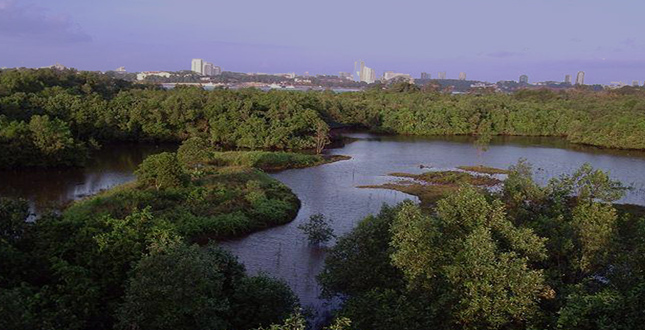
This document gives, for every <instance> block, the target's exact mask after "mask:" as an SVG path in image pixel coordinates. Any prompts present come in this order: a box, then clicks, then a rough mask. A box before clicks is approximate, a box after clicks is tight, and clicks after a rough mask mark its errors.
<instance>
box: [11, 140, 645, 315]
mask: <svg viewBox="0 0 645 330" xmlns="http://www.w3.org/2000/svg"><path fill="white" fill-rule="evenodd" d="M348 136H349V137H350V138H352V139H353V141H352V142H350V143H347V144H346V145H344V146H342V147H340V148H336V149H331V150H328V151H327V152H329V153H331V154H340V155H347V156H351V157H352V158H351V159H350V160H346V161H340V162H336V163H331V164H326V165H322V166H318V167H312V168H306V169H294V170H287V171H283V172H279V173H274V174H272V176H273V177H275V178H276V179H278V180H280V181H282V182H283V183H285V184H286V185H288V186H289V187H290V188H291V189H292V190H293V191H294V192H295V193H296V195H298V197H299V198H300V200H301V201H302V208H301V209H300V212H299V213H298V216H297V218H296V219H295V220H294V221H293V222H291V223H289V224H287V225H283V226H280V227H275V228H272V229H268V230H264V231H261V232H257V233H255V234H252V235H249V236H247V237H244V238H241V239H238V240H233V241H227V242H222V245H223V246H224V247H225V248H226V249H228V250H230V251H231V252H233V253H234V254H235V255H237V256H238V257H239V259H240V261H241V262H242V263H244V264H245V265H246V268H247V270H248V271H249V272H251V273H252V274H255V273H259V272H266V273H268V274H269V275H271V276H274V277H279V278H281V279H283V280H284V281H286V282H287V283H288V284H289V285H290V286H291V288H292V289H293V290H294V292H296V294H297V295H298V296H299V297H300V300H301V303H302V304H303V305H304V306H311V307H313V308H314V309H315V310H317V311H325V310H326V309H327V307H326V306H325V302H324V301H322V300H320V299H319V298H318V295H319V293H320V288H319V286H318V284H317V283H316V279H315V277H316V275H317V274H318V273H319V272H320V270H321V268H322V266H323V263H324V257H325V250H324V249H320V248H314V247H311V246H309V245H308V244H307V241H306V238H305V236H304V235H303V233H302V232H301V231H300V230H298V228H297V226H298V225H299V224H301V223H302V222H304V221H306V220H307V219H308V218H309V216H310V215H312V214H316V213H322V214H324V215H325V216H326V217H328V218H330V219H332V220H333V228H334V230H335V232H336V234H337V235H342V234H344V233H347V232H348V231H350V230H351V229H352V228H354V226H355V225H356V223H357V222H358V221H360V220H361V219H362V218H364V217H365V216H367V215H369V214H373V213H376V212H378V211H379V209H380V208H381V206H382V204H383V203H388V204H394V203H398V202H400V201H403V200H405V199H408V198H409V199H412V200H415V197H413V196H409V195H406V194H403V193H400V192H397V191H391V190H383V189H361V188H357V186H360V185H374V184H381V183H385V182H388V181H392V180H393V179H394V178H392V177H389V176H388V175H387V174H388V173H391V172H408V173H419V172H421V171H425V170H427V169H421V168H420V165H424V166H425V167H430V168H431V169H433V170H448V169H454V168H455V167H456V166H460V165H486V166H492V167H499V168H506V167H508V166H509V165H512V164H514V163H516V162H517V160H518V159H520V158H525V159H526V160H528V161H529V162H530V163H531V164H533V166H534V169H535V178H536V180H537V181H538V182H541V183H546V182H547V180H548V179H549V178H552V177H555V176H558V175H561V174H564V173H572V172H573V171H575V170H576V169H577V168H579V167H580V166H581V165H583V164H584V163H589V164H591V165H592V166H594V167H595V168H598V169H602V170H604V171H610V173H611V176H612V178H614V179H616V180H620V181H622V182H623V183H624V184H626V185H629V186H631V187H632V189H631V190H630V191H629V192H628V193H627V195H626V197H625V198H623V200H621V201H620V202H623V203H632V204H639V205H645V153H644V152H638V151H615V150H606V149H598V148H591V147H582V146H577V145H572V144H569V143H567V142H566V141H564V140H562V139H554V138H510V137H509V138H503V137H497V138H494V139H493V140H492V141H491V142H490V144H489V146H488V150H487V151H482V150H478V149H477V148H476V147H475V145H474V143H473V142H474V141H473V140H472V138H469V137H438V138H425V137H404V136H379V135H372V134H367V133H353V134H348ZM174 148H176V146H163V145H162V146H160V145H118V146H106V147H104V148H103V149H102V150H101V151H100V152H99V153H98V154H97V155H96V156H95V157H94V159H93V161H92V162H91V163H90V164H89V166H87V167H85V168H77V169H66V170H29V171H3V172H0V196H10V197H21V198H26V199H29V200H30V202H31V203H32V208H33V209H34V211H36V212H37V211H39V210H43V209H45V208H46V207H48V206H60V205H64V204H65V203H68V202H69V201H71V200H74V199H78V198H82V197H84V196H87V195H91V194H95V193H97V192H99V191H101V190H103V189H108V188H110V187H112V186H115V185H118V184H121V183H124V182H127V181H130V180H132V179H133V178H134V175H133V171H134V170H135V169H136V167H137V165H138V164H139V163H140V162H141V161H142V159H143V158H144V157H146V156H147V155H149V154H152V153H157V152H162V151H167V150H173V149H174ZM332 244H333V242H332Z"/></svg>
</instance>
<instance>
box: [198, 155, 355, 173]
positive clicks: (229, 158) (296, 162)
mask: <svg viewBox="0 0 645 330" xmlns="http://www.w3.org/2000/svg"><path fill="white" fill-rule="evenodd" d="M349 158H350V157H348V156H340V155H331V156H326V155H325V156H324V155H311V154H301V153H295V152H282V151H278V152H271V151H220V152H213V153H212V154H211V156H210V161H209V164H211V165H216V166H248V167H255V168H259V169H262V170H264V171H281V170H286V169H291V168H305V167H311V166H318V165H322V164H327V163H331V162H335V161H339V160H346V159H349Z"/></svg>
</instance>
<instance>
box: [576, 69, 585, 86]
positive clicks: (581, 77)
mask: <svg viewBox="0 0 645 330" xmlns="http://www.w3.org/2000/svg"><path fill="white" fill-rule="evenodd" d="M584 84H585V72H584V71H578V74H577V75H576V85H584Z"/></svg>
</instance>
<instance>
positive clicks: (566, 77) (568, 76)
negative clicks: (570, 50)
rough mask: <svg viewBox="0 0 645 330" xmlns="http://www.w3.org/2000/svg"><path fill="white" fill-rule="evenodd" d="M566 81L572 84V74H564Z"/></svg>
mask: <svg viewBox="0 0 645 330" xmlns="http://www.w3.org/2000/svg"><path fill="white" fill-rule="evenodd" d="M564 83H565V84H571V75H570V74H568V75H565V76H564Z"/></svg>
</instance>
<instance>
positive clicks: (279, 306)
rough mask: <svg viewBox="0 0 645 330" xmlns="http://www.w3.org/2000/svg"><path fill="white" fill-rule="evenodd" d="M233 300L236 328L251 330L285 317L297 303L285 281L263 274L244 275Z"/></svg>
mask: <svg viewBox="0 0 645 330" xmlns="http://www.w3.org/2000/svg"><path fill="white" fill-rule="evenodd" d="M232 299H233V300H234V301H235V304H234V305H233V307H232V310H233V311H234V312H235V315H236V318H235V320H234V324H235V328H236V329H254V328H257V327H258V326H269V325H271V324H273V323H275V322H277V321H279V320H284V319H286V318H288V317H289V316H290V314H291V312H292V311H293V310H294V309H295V308H296V306H297V303H298V302H297V299H296V297H295V296H294V295H293V293H292V292H291V289H290V288H289V286H287V284H286V283H284V282H281V281H278V280H275V279H273V278H271V277H269V276H267V275H265V274H260V275H258V276H253V277H245V278H243V279H242V280H241V281H240V282H239V283H238V286H237V288H236V289H235V293H234V294H233V298H232Z"/></svg>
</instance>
